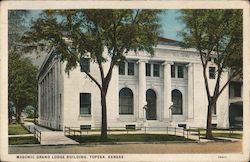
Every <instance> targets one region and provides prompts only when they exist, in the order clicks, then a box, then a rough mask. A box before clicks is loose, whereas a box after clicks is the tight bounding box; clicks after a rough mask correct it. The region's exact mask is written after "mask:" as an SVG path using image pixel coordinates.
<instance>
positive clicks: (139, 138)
mask: <svg viewBox="0 0 250 162" xmlns="http://www.w3.org/2000/svg"><path fill="white" fill-rule="evenodd" d="M68 137H69V138H71V139H73V140H75V141H77V142H79V143H91V142H159V141H193V140H191V139H186V138H183V137H181V136H174V135H164V134H116V135H108V139H107V140H103V139H101V138H100V135H88V136H68Z"/></svg>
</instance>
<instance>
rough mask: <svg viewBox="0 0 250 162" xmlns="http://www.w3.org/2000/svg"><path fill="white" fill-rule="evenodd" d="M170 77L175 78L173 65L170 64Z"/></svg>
mask: <svg viewBox="0 0 250 162" xmlns="http://www.w3.org/2000/svg"><path fill="white" fill-rule="evenodd" d="M171 77H172V78H175V66H174V65H171Z"/></svg>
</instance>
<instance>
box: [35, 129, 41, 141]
mask: <svg viewBox="0 0 250 162" xmlns="http://www.w3.org/2000/svg"><path fill="white" fill-rule="evenodd" d="M34 137H35V138H36V139H37V140H38V141H39V142H41V139H42V133H41V131H39V130H38V129H36V128H35V127H34Z"/></svg>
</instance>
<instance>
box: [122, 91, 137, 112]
mask: <svg viewBox="0 0 250 162" xmlns="http://www.w3.org/2000/svg"><path fill="white" fill-rule="evenodd" d="M123 91H124V92H123ZM126 91H127V92H129V93H128V94H127V95H124V94H123V93H126ZM124 99H125V100H124ZM124 101H126V102H124ZM124 107H126V109H123V108H124ZM119 115H134V94H133V91H132V90H131V89H130V88H127V87H124V88H122V89H120V91H119Z"/></svg>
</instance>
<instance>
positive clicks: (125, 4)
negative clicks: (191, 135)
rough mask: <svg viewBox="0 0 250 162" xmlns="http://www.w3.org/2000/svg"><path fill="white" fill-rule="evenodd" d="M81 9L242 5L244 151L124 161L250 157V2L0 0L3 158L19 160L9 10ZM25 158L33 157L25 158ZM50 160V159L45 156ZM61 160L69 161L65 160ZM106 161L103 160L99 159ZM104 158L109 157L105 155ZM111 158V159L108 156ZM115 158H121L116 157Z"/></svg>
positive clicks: (139, 157) (0, 145)
mask: <svg viewBox="0 0 250 162" xmlns="http://www.w3.org/2000/svg"><path fill="white" fill-rule="evenodd" d="M52 8H53V9H61V8H64V9H73V8H74V9H80V8H82V9H83V8H107V9H110V8H115V9H121V8H143V9H156V8H157V9H183V8H190V9H199V8H203V9H204V8H206V9H218V8H223V9H232V8H233V9H243V10H244V12H243V13H244V17H243V19H244V27H243V33H244V42H243V48H244V49H243V52H244V55H243V57H244V59H243V60H244V61H243V63H244V66H243V68H244V70H243V72H244V76H243V77H244V85H243V86H244V87H243V94H244V96H243V100H244V102H243V107H244V115H243V118H244V133H243V141H244V142H243V153H238V154H220V155H223V156H225V158H222V159H221V158H218V154H129V155H125V158H124V159H122V160H121V161H135V160H136V161H248V159H249V130H250V129H249V125H250V124H249V123H250V122H249V116H250V113H249V112H250V111H249V97H250V91H249V87H250V81H249V74H250V71H249V69H250V68H249V64H250V57H249V55H250V53H249V45H250V41H249V35H250V32H249V17H250V15H249V2H247V1H2V2H1V10H0V11H1V19H0V20H1V37H0V41H1V48H0V49H1V51H0V90H1V92H0V94H1V95H0V108H1V110H0V123H1V125H0V132H1V136H0V141H1V143H0V150H1V152H0V153H1V154H0V158H1V159H0V161H2V160H4V161H7V160H8V161H10V160H15V161H20V160H18V159H16V156H15V154H11V155H10V154H8V127H7V125H8V115H7V113H8V111H7V110H8V109H7V105H8V103H7V100H8V95H7V92H8V88H7V87H8V77H7V71H8V70H7V63H8V62H7V61H8V55H7V54H8V50H7V45H8V41H7V36H8V35H7V33H8V32H7V31H8V30H7V29H8V28H7V13H8V9H52ZM24 161H34V160H33V159H31V160H29V159H24ZM46 161H51V159H46ZM62 161H69V159H67V160H62ZM98 161H103V160H98ZM104 161H107V159H105V160H104ZM109 161H111V160H109ZM114 161H118V160H117V159H115V160H114Z"/></svg>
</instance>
